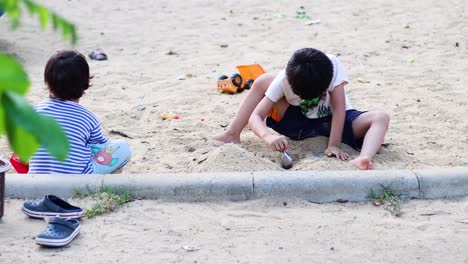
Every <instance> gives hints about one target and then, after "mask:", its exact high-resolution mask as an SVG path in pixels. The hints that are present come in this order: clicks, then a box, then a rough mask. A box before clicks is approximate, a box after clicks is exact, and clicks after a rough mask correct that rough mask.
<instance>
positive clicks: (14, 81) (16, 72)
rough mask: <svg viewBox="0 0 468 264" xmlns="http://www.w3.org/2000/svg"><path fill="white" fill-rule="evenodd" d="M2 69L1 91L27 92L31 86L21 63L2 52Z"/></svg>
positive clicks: (0, 59)
mask: <svg viewBox="0 0 468 264" xmlns="http://www.w3.org/2000/svg"><path fill="white" fill-rule="evenodd" d="M0 69H1V70H0V92H4V91H14V92H16V93H19V94H24V93H26V91H27V90H28V87H29V79H28V75H26V72H25V71H24V70H23V67H21V65H19V64H18V63H17V62H16V61H15V60H14V59H13V58H11V57H9V56H7V55H4V54H0Z"/></svg>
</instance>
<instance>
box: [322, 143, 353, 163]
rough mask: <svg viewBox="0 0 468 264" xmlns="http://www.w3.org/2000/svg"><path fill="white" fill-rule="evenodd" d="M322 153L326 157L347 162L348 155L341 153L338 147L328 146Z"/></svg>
mask: <svg viewBox="0 0 468 264" xmlns="http://www.w3.org/2000/svg"><path fill="white" fill-rule="evenodd" d="M323 153H325V155H327V156H328V157H333V156H335V157H336V158H337V159H340V160H347V159H348V158H349V155H348V153H346V152H344V151H342V150H341V149H340V148H339V147H335V146H329V147H328V148H327V149H326V150H325V151H324V152H323Z"/></svg>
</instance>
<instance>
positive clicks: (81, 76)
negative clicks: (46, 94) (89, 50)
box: [44, 50, 92, 100]
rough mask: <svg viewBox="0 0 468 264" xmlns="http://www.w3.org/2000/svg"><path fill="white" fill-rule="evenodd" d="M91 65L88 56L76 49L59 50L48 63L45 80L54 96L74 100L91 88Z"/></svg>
mask: <svg viewBox="0 0 468 264" xmlns="http://www.w3.org/2000/svg"><path fill="white" fill-rule="evenodd" d="M91 78H92V76H90V75H89V65H88V63H87V62H86V58H85V57H84V56H83V55H82V54H81V53H79V52H77V51H74V50H65V51H59V52H57V53H56V54H55V55H53V56H52V57H50V59H49V61H48V62H47V64H46V67H45V70H44V82H45V83H46V84H47V85H48V87H49V90H50V92H51V96H52V97H53V98H58V99H62V100H73V99H78V98H81V96H83V94H84V92H85V90H87V89H88V88H89V86H90V85H89V80H90V79H91Z"/></svg>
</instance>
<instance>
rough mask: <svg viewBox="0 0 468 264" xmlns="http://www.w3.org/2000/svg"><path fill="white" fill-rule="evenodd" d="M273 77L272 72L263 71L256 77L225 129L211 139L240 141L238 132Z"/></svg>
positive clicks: (263, 94) (244, 124)
mask: <svg viewBox="0 0 468 264" xmlns="http://www.w3.org/2000/svg"><path fill="white" fill-rule="evenodd" d="M274 78H275V75H274V74H270V73H265V74H263V75H261V76H260V77H258V78H257V79H256V80H255V82H254V84H253V86H252V88H251V89H250V90H249V93H248V94H247V96H246V97H245V98H244V100H243V101H242V103H241V105H240V107H239V110H238V111H237V113H236V115H235V116H234V118H233V119H232V121H231V123H230V124H229V126H228V127H227V129H226V131H225V132H224V133H222V134H220V135H217V136H215V137H213V139H215V140H218V141H221V142H224V143H240V133H241V132H242V130H243V129H244V127H245V126H246V125H247V123H248V122H249V118H250V115H251V114H252V112H253V110H254V109H255V107H257V105H258V103H259V102H260V101H261V100H262V99H263V97H264V96H265V92H266V90H267V89H268V86H270V84H271V82H272V81H273V79H274Z"/></svg>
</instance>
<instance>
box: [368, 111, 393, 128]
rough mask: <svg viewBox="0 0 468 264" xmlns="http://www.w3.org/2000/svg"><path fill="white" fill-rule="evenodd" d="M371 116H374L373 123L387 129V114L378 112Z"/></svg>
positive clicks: (388, 122) (388, 120) (388, 119)
mask: <svg viewBox="0 0 468 264" xmlns="http://www.w3.org/2000/svg"><path fill="white" fill-rule="evenodd" d="M373 115H374V118H373V120H372V121H373V122H377V123H380V124H383V125H385V126H387V127H388V125H389V124H390V115H389V114H388V113H387V112H384V111H380V110H379V111H374V113H373Z"/></svg>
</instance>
